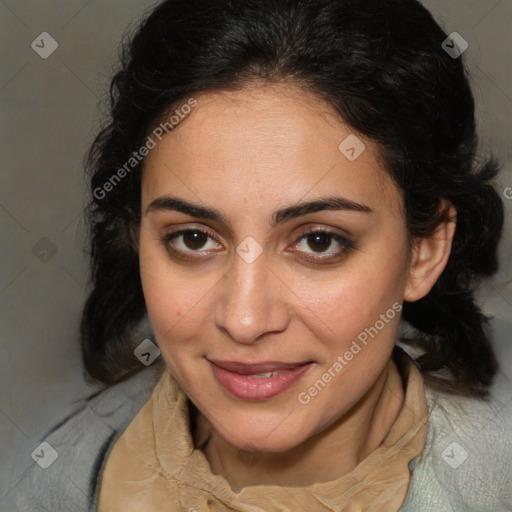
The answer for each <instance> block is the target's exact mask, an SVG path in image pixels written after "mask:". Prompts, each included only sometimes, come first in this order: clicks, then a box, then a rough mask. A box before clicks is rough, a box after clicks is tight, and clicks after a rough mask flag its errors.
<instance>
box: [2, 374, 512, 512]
mask: <svg viewBox="0 0 512 512" xmlns="http://www.w3.org/2000/svg"><path fill="white" fill-rule="evenodd" d="M160 375H161V367H158V366H155V367H148V368H146V369H144V370H143V371H142V372H140V373H139V374H137V375H135V376H134V377H132V378H130V379H129V380H127V381H125V382H123V383H120V384H118V385H116V386H113V387H111V388H109V389H107V390H105V391H103V392H101V393H99V394H96V395H95V396H93V397H92V398H86V399H84V400H83V403H82V404H81V406H80V408H79V409H77V410H76V411H75V412H74V413H72V414H71V415H69V416H68V417H67V418H65V419H64V420H63V421H61V422H60V423H59V424H58V425H56V426H55V427H53V428H52V429H51V430H50V431H49V432H48V433H47V434H46V435H45V436H43V437H42V438H41V442H46V443H48V444H49V445H50V447H48V445H43V446H42V447H41V449H40V450H41V451H40V452H38V455H39V457H38V460H39V461H40V462H39V463H36V462H34V464H33V465H32V466H31V468H30V469H29V470H28V471H27V472H26V474H25V476H24V478H23V479H22V481H21V482H20V483H19V484H18V485H17V486H16V488H15V489H13V491H12V492H10V493H9V494H8V495H7V496H6V497H5V498H4V499H3V500H2V501H0V511H2V512H43V511H45V512H97V501H98V495H99V482H100V480H101V474H102V471H103V468H104V465H105V463H106V460H107V458H108V455H109V453H110V450H111V449H112V447H113V445H114V443H115V441H116V440H117V439H118V438H119V437H120V436H121V434H122V433H123V431H124V430H125V429H126V427H127V426H128V424H129V423H130V421H131V420H132V419H133V418H134V416H135V415H136V414H137V412H138V411H139V410H140V409H141V407H142V406H143V405H144V403H145V402H146V401H147V400H148V399H149V397H150V395H151V393H152V391H153V388H154V387H155V385H156V384H157V382H158V380H159V378H160ZM426 395H427V406H428V409H429V412H430V417H429V423H428V430H427V441H426V445H425V449H424V451H423V454H422V455H421V457H418V458H416V459H414V460H412V461H411V463H410V465H409V467H410V469H411V472H412V474H411V481H410V485H409V490H408V494H407V498H406V501H405V503H404V504H403V506H402V507H401V508H400V512H452V511H453V512H502V511H512V385H511V383H510V381H509V380H508V379H506V378H505V377H504V376H503V375H501V374H500V375H499V376H498V378H497V381H496V383H495V385H494V388H493V393H492V399H491V400H490V401H488V402H485V401H481V400H475V399H466V398H461V397H454V396H449V395H446V394H442V393H438V392H435V391H433V390H432V389H430V388H428V387H427V388H426ZM53 450H55V452H56V453H57V454H58V456H57V458H56V459H55V460H53V459H54V458H55V452H54V451H53ZM52 460H53V462H52V463H51V464H50V465H48V467H47V468H46V469H43V467H41V466H45V465H47V464H48V463H49V462H51V461H52ZM164 510H165V505H163V508H162V511H161V512H164ZM108 512H117V511H108ZM119 512H123V511H119ZM148 512H149V511H148ZM151 512H160V511H151ZM165 512H178V511H165ZM312 512H315V511H312ZM319 512H321V511H319ZM383 512H386V511H383Z"/></svg>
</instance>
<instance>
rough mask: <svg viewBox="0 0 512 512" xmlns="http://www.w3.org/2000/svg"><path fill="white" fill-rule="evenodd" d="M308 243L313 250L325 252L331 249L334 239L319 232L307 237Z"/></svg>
mask: <svg viewBox="0 0 512 512" xmlns="http://www.w3.org/2000/svg"><path fill="white" fill-rule="evenodd" d="M307 242H308V246H309V247H310V248H311V249H313V250H315V251H317V250H318V251H319V252H324V251H326V250H327V249H329V247H330V245H331V242H332V237H331V236H330V235H328V234H326V233H320V232H318V233H313V234H309V235H307Z"/></svg>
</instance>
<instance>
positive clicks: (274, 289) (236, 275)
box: [215, 254, 291, 344]
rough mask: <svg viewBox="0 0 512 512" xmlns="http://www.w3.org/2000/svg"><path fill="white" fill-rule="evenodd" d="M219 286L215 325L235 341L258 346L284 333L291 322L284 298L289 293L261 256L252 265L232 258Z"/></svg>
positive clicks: (240, 259)
mask: <svg viewBox="0 0 512 512" xmlns="http://www.w3.org/2000/svg"><path fill="white" fill-rule="evenodd" d="M220 286H221V289H220V292H219V293H220V294H221V297H220V300H218V301H217V303H216V310H215V323H216V325H217V327H218V328H219V329H221V330H223V331H225V332H226V333H227V334H228V335H229V336H230V337H231V338H232V339H233V340H234V341H236V342H238V343H244V344H253V343H258V342H262V341H263V340H265V339H266V338H267V336H266V335H268V334H270V333H278V332H282V331H284V330H285V329H286V327H287V325H288V323H289V321H290V314H289V305H288V303H287V300H286V297H287V295H288V294H290V293H291V292H290V290H289V289H288V288H287V287H286V285H285V284H284V283H282V282H281V280H280V279H278V277H277V275H276V274H275V273H274V272H273V271H272V269H271V268H270V267H269V266H268V264H267V261H266V258H265V255H264V254H262V255H260V256H259V257H258V258H257V259H256V260H255V261H253V262H252V263H247V262H246V261H244V260H243V259H242V258H241V257H239V256H238V255H235V262H234V263H233V267H232V268H231V270H230V272H228V274H227V275H226V277H225V280H224V281H223V282H222V284H221V285H220Z"/></svg>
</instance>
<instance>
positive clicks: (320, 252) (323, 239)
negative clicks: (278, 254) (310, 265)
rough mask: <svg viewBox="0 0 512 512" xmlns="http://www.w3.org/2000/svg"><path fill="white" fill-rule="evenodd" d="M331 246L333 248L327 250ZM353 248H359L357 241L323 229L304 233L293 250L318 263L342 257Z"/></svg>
mask: <svg viewBox="0 0 512 512" xmlns="http://www.w3.org/2000/svg"><path fill="white" fill-rule="evenodd" d="M329 248H331V249H332V250H331V251H330V252H327V251H328V250H329ZM308 249H309V250H308ZM351 249H357V247H356V244H355V243H353V242H351V241H350V240H348V239H346V238H345V237H343V236H341V235H339V234H337V233H333V232H331V231H324V230H322V229H314V230H311V231H308V232H307V233H304V234H303V235H302V236H301V237H300V238H299V239H298V240H297V242H295V244H294V246H293V252H297V253H303V254H304V256H303V258H304V259H306V260H308V261H312V262H317V263H322V262H324V261H325V262H327V261H334V260H336V259H340V258H341V257H343V256H344V255H345V254H347V253H348V252H349V251H350V250H351ZM314 254H317V256H314Z"/></svg>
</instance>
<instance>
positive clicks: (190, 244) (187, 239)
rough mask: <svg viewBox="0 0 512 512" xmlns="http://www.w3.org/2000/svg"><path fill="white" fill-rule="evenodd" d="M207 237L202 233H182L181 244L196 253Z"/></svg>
mask: <svg viewBox="0 0 512 512" xmlns="http://www.w3.org/2000/svg"><path fill="white" fill-rule="evenodd" d="M207 240H208V235H207V234H206V233H204V232H202V231H185V232H183V243H184V245H185V246H186V247H187V248H188V249H192V250H194V251H197V250H199V249H202V248H203V246H204V244H205V243H206V241H207Z"/></svg>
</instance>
